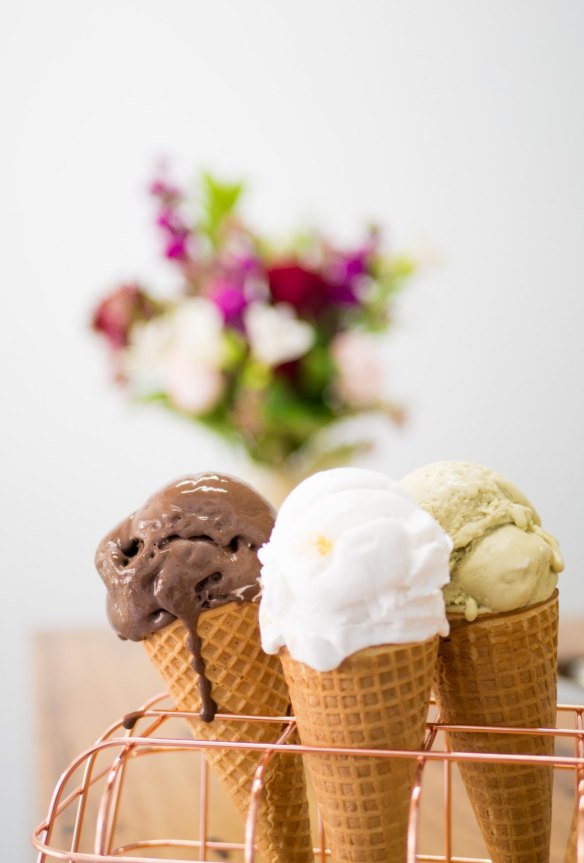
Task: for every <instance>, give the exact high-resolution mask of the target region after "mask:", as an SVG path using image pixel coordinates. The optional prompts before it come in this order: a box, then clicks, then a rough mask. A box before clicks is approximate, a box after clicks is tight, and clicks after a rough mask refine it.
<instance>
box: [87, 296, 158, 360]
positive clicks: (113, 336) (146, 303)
mask: <svg viewBox="0 0 584 863" xmlns="http://www.w3.org/2000/svg"><path fill="white" fill-rule="evenodd" d="M153 314H154V305H153V303H152V301H151V300H150V298H149V297H148V296H147V294H146V293H145V292H144V291H143V290H142V288H140V287H139V285H121V286H120V287H119V288H117V289H116V290H115V291H114V292H113V293H111V294H109V295H108V296H107V297H105V299H103V300H102V301H101V302H100V304H99V305H98V307H97V308H96V310H95V311H94V313H93V317H92V321H91V326H92V328H93V329H94V330H95V331H96V332H98V333H102V335H104V336H105V337H106V339H107V340H108V342H109V343H110V345H111V347H112V348H114V349H119V348H123V347H125V346H126V345H127V344H128V335H129V332H130V329H131V327H132V326H133V324H134V323H136V321H139V320H148V319H149V318H151V317H152V315H153Z"/></svg>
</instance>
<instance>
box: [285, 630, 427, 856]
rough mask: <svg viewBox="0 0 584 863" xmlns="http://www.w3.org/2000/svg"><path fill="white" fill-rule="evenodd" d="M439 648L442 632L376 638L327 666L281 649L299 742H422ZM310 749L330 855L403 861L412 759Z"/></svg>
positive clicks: (392, 745) (414, 745)
mask: <svg viewBox="0 0 584 863" xmlns="http://www.w3.org/2000/svg"><path fill="white" fill-rule="evenodd" d="M437 651H438V637H437V636H436V637H434V638H431V639H429V640H428V641H425V642H423V643H421V644H404V645H384V646H382V647H372V648H367V649H365V650H361V651H359V652H358V653H355V654H353V655H352V656H350V657H348V658H347V659H345V660H344V661H343V662H342V663H341V665H340V666H339V667H338V668H336V669H333V670H332V671H326V672H318V671H314V670H313V669H312V668H310V667H309V666H307V665H305V664H304V663H301V662H298V661H296V660H295V659H292V657H291V656H290V654H289V653H288V652H287V651H286V650H284V651H282V652H281V653H280V659H281V661H282V665H283V668H284V673H285V675H286V680H287V682H288V687H289V689H290V696H291V698H292V705H293V708H294V715H295V716H296V721H297V723H298V730H299V733H300V739H301V742H302V744H303V745H307V746H347V747H353V748H357V749H359V748H361V749H364V748H375V749H413V750H419V749H421V748H422V746H423V742H424V733H425V726H426V720H427V713H428V703H429V698H430V687H431V684H432V676H433V674H434V670H435V664H436V655H437ZM305 757H306V764H307V768H308V771H309V774H310V777H311V779H312V783H313V785H314V789H315V792H316V796H317V800H318V805H319V808H320V812H321V815H322V819H323V823H324V826H325V830H326V833H327V838H328V841H329V843H330V846H331V850H332V860H333V863H345V861H350V863H376V861H383V863H388V861H391V863H403V861H405V859H406V841H407V827H408V815H409V803H410V794H411V790H412V785H413V782H414V777H415V772H416V761H415V759H414V758H389V757H388V758H380V757H367V756H361V757H359V756H355V755H333V754H331V755H329V754H324V753H320V754H319V753H312V754H309V755H307V756H305Z"/></svg>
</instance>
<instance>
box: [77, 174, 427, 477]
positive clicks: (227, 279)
mask: <svg viewBox="0 0 584 863" xmlns="http://www.w3.org/2000/svg"><path fill="white" fill-rule="evenodd" d="M150 191H151V194H152V195H153V197H154V199H155V201H156V222H157V226H158V229H159V231H160V232H161V235H162V240H163V249H164V255H165V257H166V258H167V259H168V261H170V262H172V264H173V265H174V266H175V267H176V269H177V271H178V275H179V277H180V278H179V290H178V291H177V292H176V294H175V295H173V296H171V297H161V296H157V295H156V294H155V293H153V292H151V291H150V290H147V289H146V288H145V287H144V286H143V285H140V284H123V285H121V286H120V287H118V288H117V289H116V290H114V291H113V293H111V294H110V295H109V296H106V297H105V298H104V299H103V300H102V301H101V302H100V303H99V305H98V306H97V308H96V309H95V312H94V314H93V321H92V324H93V328H94V329H95V330H96V331H97V332H99V333H101V334H102V335H103V336H104V337H105V339H106V341H107V343H108V344H109V348H110V350H111V353H112V357H113V361H114V373H115V377H116V379H117V381H118V383H120V384H121V385H122V386H124V387H126V388H127V389H128V391H129V393H130V394H132V395H133V396H135V397H138V398H140V399H145V400H149V401H151V400H158V401H159V402H160V403H161V404H163V405H164V406H165V407H167V408H169V409H171V410H173V411H175V412H178V413H180V414H182V415H184V416H187V417H190V418H192V419H193V420H197V421H198V422H201V423H204V424H205V425H206V426H208V427H210V428H211V429H214V430H215V431H217V432H219V433H221V434H222V435H224V436H225V437H226V438H228V439H230V440H232V441H233V442H239V443H240V444H243V446H244V447H245V449H246V450H247V452H248V453H249V455H250V456H251V457H252V459H254V460H255V461H257V462H260V463H263V464H265V465H270V466H284V465H287V466H289V465H290V464H291V462H294V461H295V460H298V459H300V458H301V457H302V455H306V453H307V452H308V451H312V452H313V453H314V452H316V451H318V452H319V457H320V460H321V461H326V459H323V458H322V456H323V450H322V445H321V446H316V445H315V441H316V440H318V439H319V438H321V437H322V435H319V433H322V432H323V431H324V430H325V429H327V428H329V427H331V425H332V424H333V423H335V422H336V421H338V420H342V419H345V418H348V417H354V416H356V415H358V414H361V413H362V412H364V411H371V410H373V411H381V412H383V413H384V414H386V415H387V416H389V417H390V418H391V419H392V420H395V421H399V420H400V417H401V412H400V410H399V409H398V408H397V407H396V405H394V404H393V403H392V402H391V401H390V400H388V398H387V397H386V395H385V393H384V389H385V388H384V383H385V381H384V365H383V361H382V358H381V354H380V349H379V334H380V333H383V332H385V331H386V330H387V329H388V327H389V326H390V324H391V303H392V299H393V297H394V295H395V293H396V291H397V290H398V289H399V288H400V287H401V286H402V285H403V283H404V282H405V281H406V280H407V279H408V277H409V276H410V275H411V273H412V271H413V265H412V262H411V261H410V260H408V259H406V258H404V257H394V258H391V257H388V256H387V255H385V254H383V252H382V250H381V247H380V236H379V232H378V231H377V230H375V229H370V230H369V231H368V233H367V235H366V237H365V238H364V240H363V242H362V244H361V245H359V246H358V247H357V248H353V249H349V250H348V249H340V248H337V247H336V246H334V245H331V244H330V243H329V242H328V241H327V240H326V239H325V238H324V237H323V236H322V235H321V234H320V233H318V232H307V233H304V234H301V235H298V236H296V237H294V238H293V239H291V240H290V242H288V243H286V244H284V245H275V244H272V243H270V242H268V241H267V240H266V239H265V238H264V237H260V236H258V235H257V233H255V232H254V231H253V230H252V229H251V228H250V226H249V225H248V224H246V222H245V220H244V219H243V218H242V217H241V215H240V213H239V209H238V205H239V202H240V198H241V194H242V191H243V187H242V185H241V184H225V183H221V182H218V181H217V180H216V179H214V178H213V177H211V176H209V175H208V174H203V175H202V177H201V178H200V181H199V183H198V186H197V189H196V193H195V195H194V196H192V198H191V197H189V196H187V195H186V194H185V193H184V192H183V190H182V189H180V188H178V187H177V186H175V185H174V184H171V183H170V182H169V181H167V180H166V179H159V180H157V181H156V182H154V183H153V184H152V186H151V190H150ZM343 449H345V450H347V449H348V450H350V449H351V445H344V447H343ZM347 454H348V453H347V452H346V451H345V452H344V453H341V452H335V453H334V454H331V453H330V452H329V453H328V455H329V459H328V461H329V462H331V461H332V462H334V461H338V460H340V458H341V455H345V456H346V455H347Z"/></svg>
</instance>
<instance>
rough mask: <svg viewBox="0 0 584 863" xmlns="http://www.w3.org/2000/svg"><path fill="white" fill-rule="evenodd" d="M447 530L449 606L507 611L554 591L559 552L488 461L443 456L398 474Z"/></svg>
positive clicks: (467, 611)
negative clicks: (450, 543)
mask: <svg viewBox="0 0 584 863" xmlns="http://www.w3.org/2000/svg"><path fill="white" fill-rule="evenodd" d="M401 484H402V485H403V487H404V488H406V489H407V490H408V491H409V492H410V493H411V494H412V495H413V497H414V498H415V499H416V500H417V501H418V503H419V504H420V505H421V506H422V507H423V508H424V509H425V510H427V512H429V513H430V514H431V515H433V516H434V518H435V519H436V520H437V521H438V522H439V523H440V524H441V525H442V527H443V528H444V530H445V531H446V532H447V533H448V534H449V535H450V537H451V539H452V541H453V543H454V549H453V552H452V557H451V563H450V582H449V584H448V585H447V586H446V587H445V589H444V600H445V602H446V608H447V611H448V612H449V613H455V612H463V613H464V615H465V617H466V619H467V620H474V618H475V617H476V616H477V615H478V614H486V613H492V612H504V611H512V610H514V609H518V608H524V607H525V606H528V605H532V604H534V603H538V602H542V601H543V600H545V599H548V598H549V597H550V596H551V595H552V594H553V592H554V590H555V588H556V585H557V581H558V573H559V572H561V571H562V569H563V560H562V556H561V554H560V550H559V548H558V544H557V542H556V540H555V539H554V537H553V536H551V534H549V533H547V531H545V530H543V528H542V527H541V521H540V518H539V516H538V514H537V512H536V511H535V509H534V507H533V506H532V505H531V503H530V502H529V501H528V500H527V498H526V497H525V496H524V495H523V494H522V493H521V492H520V491H519V490H518V489H517V488H515V486H514V485H512V483H510V482H509V481H508V480H506V479H504V478H503V477H501V476H500V475H499V474H497V473H495V472H494V471H493V470H490V469H489V468H486V467H483V466H482V465H478V464H472V463H469V462H464V461H441V462H435V463H434V464H430V465H428V466H427V467H423V468H420V469H418V470H416V471H414V472H413V473H411V474H409V475H408V476H407V477H405V479H403V480H402V483H401Z"/></svg>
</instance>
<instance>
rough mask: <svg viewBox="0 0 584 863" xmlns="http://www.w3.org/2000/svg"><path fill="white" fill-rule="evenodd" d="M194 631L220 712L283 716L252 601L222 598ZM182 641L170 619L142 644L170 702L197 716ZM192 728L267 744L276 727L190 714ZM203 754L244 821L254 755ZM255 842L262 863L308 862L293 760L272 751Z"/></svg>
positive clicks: (284, 699) (282, 693) (193, 678)
mask: <svg viewBox="0 0 584 863" xmlns="http://www.w3.org/2000/svg"><path fill="white" fill-rule="evenodd" d="M197 633H198V635H199V637H200V639H201V645H202V655H203V658H204V660H205V671H206V675H207V677H208V679H209V680H210V682H211V685H212V695H213V698H214V700H215V701H216V703H217V705H218V709H219V712H221V713H242V714H247V715H258V716H261V715H268V716H269V715H272V716H285V715H287V714H288V713H289V708H290V697H289V694H288V689H287V686H286V681H285V680H284V676H283V674H282V668H281V665H280V663H279V661H278V658H277V657H275V656H268V655H267V654H265V653H264V652H263V651H262V649H261V644H260V636H259V627H258V607H257V605H256V604H254V603H247V602H246V603H228V604H226V605H223V606H221V607H219V608H214V609H212V610H209V611H205V612H203V613H202V614H201V615H200V617H199V622H198V625H197ZM187 639H188V634H187V630H186V628H185V627H184V626H183V624H182V623H181V622H180V621H178V620H177V621H175V622H174V623H172V624H171V625H170V626H167V627H165V628H164V629H162V630H160V631H159V632H157V633H155V634H154V635H152V636H150V637H149V638H147V639H145V640H144V642H143V644H144V646H145V648H146V651H147V653H148V655H149V657H150V659H151V661H152V662H153V663H154V665H155V666H156V667H157V669H158V671H159V672H160V674H161V675H162V678H163V680H164V682H165V684H166V686H167V689H168V692H169V694H170V696H171V698H172V701H173V702H174V705H175V707H176V708H177V709H179V710H189V711H194V712H196V713H198V712H199V710H200V706H201V698H200V695H199V688H198V675H197V674H196V673H195V672H194V670H193V667H192V656H191V653H190V651H189V649H188V646H187ZM191 725H192V727H193V729H194V733H195V736H196V737H197V738H199V739H203V740H226V741H246V742H252V743H269V742H271V743H273V742H274V741H275V740H276V739H277V737H278V736H279V734H280V732H281V729H278V728H276V726H275V725H272V724H270V723H259V722H257V723H253V722H247V723H244V722H229V721H225V720H219V719H215V720H214V721H213V722H211V723H206V722H202V721H200V720H197V719H193V720H192V721H191ZM204 754H205V757H206V758H207V760H208V761H209V762H210V763H211V765H212V766H213V768H214V769H215V771H216V772H217V775H218V777H219V778H220V780H221V782H222V784H223V786H224V788H225V789H226V791H227V793H228V794H229V796H230V797H231V799H232V800H233V802H234V803H235V805H236V807H237V808H238V810H239V811H240V813H241V814H242V816H243V817H244V818H245V817H246V816H247V812H248V808H249V803H250V792H251V784H252V779H253V775H254V772H255V769H256V767H257V765H258V761H259V758H260V756H261V753H258V752H257V751H255V752H253V751H245V750H243V749H241V750H234V749H207V750H204ZM256 842H257V846H258V848H259V850H260V853H261V855H262V857H263V859H264V860H265V861H266V863H312V861H313V860H314V855H313V852H312V840H311V836H310V825H309V815H308V801H307V796H306V787H305V781H304V772H303V767H302V761H301V758H300V757H298V756H294V755H278V754H276V755H274V756H272V759H271V761H270V765H269V768H268V772H267V775H266V780H265V787H264V791H263V794H262V798H261V805H260V810H259V814H258V820H257V825H256Z"/></svg>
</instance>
